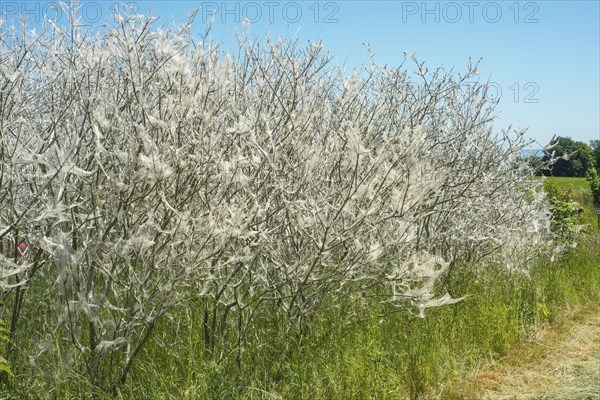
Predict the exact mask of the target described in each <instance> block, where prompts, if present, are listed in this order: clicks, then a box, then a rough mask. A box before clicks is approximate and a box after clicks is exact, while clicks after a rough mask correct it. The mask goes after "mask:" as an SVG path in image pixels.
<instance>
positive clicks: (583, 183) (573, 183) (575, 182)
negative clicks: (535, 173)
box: [546, 176, 590, 191]
mask: <svg viewBox="0 0 600 400" xmlns="http://www.w3.org/2000/svg"><path fill="white" fill-rule="evenodd" d="M546 179H547V180H549V181H550V182H552V183H554V184H555V185H556V186H557V187H558V188H559V189H563V190H568V189H571V190H582V191H589V190H590V185H589V182H588V181H587V179H586V178H569V177H563V176H550V177H547V178H546Z"/></svg>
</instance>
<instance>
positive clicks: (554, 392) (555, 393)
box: [435, 303, 600, 400]
mask: <svg viewBox="0 0 600 400" xmlns="http://www.w3.org/2000/svg"><path fill="white" fill-rule="evenodd" d="M435 398H438V399H454V400H459V399H490V400H491V399H495V400H508V399H511V400H525V399H527V400H533V399H547V400H550V399H553V400H554V399H555V400H559V399H560V400H592V399H600V305H599V304H598V303H594V304H590V305H587V306H585V307H578V308H576V309H573V310H571V311H570V312H569V313H568V314H567V315H566V317H565V318H564V319H562V320H560V321H558V322H557V323H555V324H554V325H552V326H550V327H547V328H546V329H544V330H543V331H542V332H541V334H540V336H539V337H538V338H537V339H536V340H535V341H534V342H532V343H529V344H527V345H525V346H523V347H521V348H519V349H517V350H516V351H515V352H514V353H512V354H510V355H509V356H508V357H506V358H504V359H502V360H500V361H498V362H496V363H495V364H492V365H489V366H488V368H486V369H481V370H479V371H476V372H475V373H473V375H472V376H470V377H469V378H467V379H466V380H463V381H455V382H452V383H451V386H450V387H446V388H445V389H443V392H442V393H441V394H439V395H437V396H436V397H435Z"/></svg>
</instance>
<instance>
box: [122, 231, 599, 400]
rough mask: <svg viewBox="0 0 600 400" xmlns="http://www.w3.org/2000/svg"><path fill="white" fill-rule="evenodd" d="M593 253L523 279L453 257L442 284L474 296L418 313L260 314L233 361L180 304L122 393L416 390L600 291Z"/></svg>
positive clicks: (495, 353) (362, 395) (220, 395)
mask: <svg viewBox="0 0 600 400" xmlns="http://www.w3.org/2000/svg"><path fill="white" fill-rule="evenodd" d="M598 260H600V236H599V235H598V233H597V232H596V233H593V234H590V235H589V236H588V237H587V238H585V239H584V240H583V241H582V242H581V243H580V245H579V246H578V248H577V249H574V250H573V251H572V252H571V254H569V256H568V257H565V258H563V259H561V260H560V261H559V262H556V263H554V264H550V263H549V262H543V261H541V262H540V263H539V265H538V266H537V267H536V268H535V269H534V270H533V273H532V275H531V279H529V278H527V277H524V276H517V275H513V276H511V275H509V274H508V273H496V274H490V273H489V272H485V273H484V272H483V270H482V268H480V267H477V266H473V265H459V266H456V268H455V270H454V273H453V275H452V276H450V277H449V279H448V281H447V283H446V285H447V288H449V289H450V290H451V291H454V292H456V293H457V294H462V293H471V294H472V295H471V296H469V297H468V298H466V299H465V300H464V301H462V302H461V303H458V304H456V305H453V306H448V307H443V308H440V309H435V310H432V311H430V312H428V314H427V316H426V318H425V319H420V318H416V317H414V316H411V315H408V314H406V313H404V312H398V310H396V309H394V308H393V307H391V306H390V305H388V304H383V303H380V302H378V301H377V299H376V298H368V299H359V300H358V301H357V299H347V300H346V301H343V302H338V303H336V304H329V305H328V309H327V310H326V311H325V312H322V313H321V314H320V315H319V316H318V318H316V319H314V320H313V321H311V322H310V327H311V328H310V330H308V331H307V332H305V335H304V336H303V337H302V339H301V340H300V339H299V338H297V337H295V336H293V335H290V334H289V333H287V332H286V331H285V329H284V328H283V324H282V325H281V326H278V325H277V324H276V323H270V324H268V323H267V322H266V321H265V322H264V325H262V326H260V327H258V329H257V331H259V332H261V335H260V336H258V337H256V338H254V340H251V343H250V344H249V345H248V346H247V348H246V349H245V353H244V355H243V362H242V364H241V366H240V367H238V366H237V365H236V364H235V362H234V361H233V360H232V359H226V360H225V361H223V362H221V363H219V364H217V363H215V362H213V361H211V357H209V355H207V354H206V353H205V351H204V349H203V347H202V345H201V343H202V342H203V338H202V329H201V323H202V321H201V318H200V313H199V312H194V311H193V310H194V309H193V308H186V309H183V308H182V309H181V310H180V314H179V316H178V318H174V319H173V320H172V321H170V322H169V323H167V324H164V325H163V326H162V329H161V330H159V331H158V332H157V334H156V335H155V336H154V338H153V343H152V345H151V346H149V347H148V349H147V351H146V352H145V353H144V354H143V359H142V360H140V363H139V364H138V367H137V368H136V369H135V371H134V373H133V375H132V378H133V379H132V380H131V384H130V385H129V386H128V387H127V390H126V391H125V392H123V393H122V394H121V397H122V398H157V399H162V398H164V399H181V398H190V399H196V398H198V399H202V398H207V399H208V398H210V399H226V398H244V399H321V398H322V399H325V398H327V399H367V398H377V399H398V398H412V399H417V398H423V397H425V396H426V395H427V393H429V392H430V391H431V390H432V389H434V388H435V387H436V386H439V385H441V384H443V383H444V382H448V381H449V380H450V379H452V378H454V377H457V376H462V375H464V374H466V373H467V372H468V371H470V370H472V369H474V368H476V367H477V366H478V365H480V364H482V363H486V362H487V361H489V360H490V359H493V358H497V357H500V356H503V355H505V354H506V353H507V352H508V351H510V350H511V349H512V348H514V347H515V346H517V345H519V344H521V343H523V342H524V341H526V340H528V339H529V338H532V337H533V336H534V335H535V333H536V330H537V329H538V327H539V325H540V324H544V323H547V322H551V321H552V320H553V319H554V318H555V317H556V315H557V313H559V312H560V310H562V309H563V308H564V307H569V306H574V305H576V304H580V303H585V302H588V301H590V300H597V299H599V298H600V269H599V268H598V264H597V263H598Z"/></svg>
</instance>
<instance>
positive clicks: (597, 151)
mask: <svg viewBox="0 0 600 400" xmlns="http://www.w3.org/2000/svg"><path fill="white" fill-rule="evenodd" d="M590 147H591V148H592V155H593V157H594V163H595V167H596V171H598V173H600V139H599V140H590Z"/></svg>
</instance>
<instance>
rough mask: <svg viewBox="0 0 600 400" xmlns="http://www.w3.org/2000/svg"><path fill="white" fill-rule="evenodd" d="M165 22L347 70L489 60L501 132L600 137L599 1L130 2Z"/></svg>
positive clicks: (12, 4) (106, 4) (5, 6)
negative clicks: (293, 44)
mask: <svg viewBox="0 0 600 400" xmlns="http://www.w3.org/2000/svg"><path fill="white" fill-rule="evenodd" d="M51 3H52V2H50V1H6V0H2V1H1V2H0V7H1V11H2V14H3V16H4V18H7V17H10V16H11V15H13V14H14V13H15V12H16V11H17V10H18V11H25V12H26V13H27V14H28V15H29V16H31V17H32V18H38V17H39V16H40V15H43V14H44V13H49V14H50V13H51V11H50V9H49V8H48V4H51ZM129 3H130V4H131V5H132V6H134V8H137V9H138V10H139V11H141V12H147V11H148V10H152V13H153V14H154V15H155V16H158V17H159V18H160V20H159V23H169V22H170V21H172V20H173V18H174V19H176V20H182V19H184V18H185V16H186V14H187V12H188V11H189V10H191V9H193V8H194V7H197V6H203V8H201V11H200V13H199V15H198V18H197V24H196V26H197V31H198V33H200V32H201V31H203V29H204V26H203V21H205V20H208V19H209V18H210V17H211V16H214V25H213V28H212V31H211V36H212V38H213V39H216V40H219V41H222V42H223V43H224V44H225V47H227V46H228V45H232V43H233V35H235V33H236V32H238V31H239V30H240V29H241V21H242V18H243V17H247V18H248V19H249V20H251V21H252V24H251V25H252V28H251V30H252V32H254V33H256V34H261V35H265V34H271V35H279V34H281V35H284V36H288V37H294V36H297V37H298V38H299V39H300V42H301V43H307V42H308V41H309V40H310V41H312V42H314V41H318V40H321V41H323V43H324V45H325V47H326V48H327V49H328V50H329V51H330V53H331V54H332V55H335V62H336V63H339V64H344V65H345V66H346V67H347V68H348V70H350V69H352V68H353V67H355V66H359V65H360V64H363V63H367V62H368V57H367V50H366V48H365V46H364V44H363V43H365V42H368V43H370V45H371V48H372V49H373V51H374V53H375V60H376V61H377V62H378V63H381V64H388V65H391V66H393V65H398V64H399V63H400V62H401V61H402V59H403V53H404V51H405V50H406V51H409V52H411V53H415V54H416V56H417V58H418V59H419V60H421V61H425V63H426V64H427V65H429V66H430V67H436V66H439V65H441V66H444V67H445V68H447V69H449V68H452V67H454V69H455V71H457V72H461V71H464V70H465V68H466V65H467V62H468V59H469V57H471V58H472V59H474V60H476V59H479V58H480V57H482V58H483V61H482V63H481V64H480V71H481V76H482V77H483V78H484V79H489V80H490V81H491V82H492V83H493V86H494V88H495V89H496V91H497V93H499V94H501V100H500V103H499V105H498V107H497V109H496V111H497V113H498V118H497V120H496V122H495V124H494V127H495V128H496V129H501V128H507V127H508V126H509V125H512V126H513V127H521V128H528V133H527V136H529V137H532V138H534V139H536V140H538V141H539V142H541V143H542V144H545V143H547V142H548V140H549V139H550V138H551V137H552V135H554V134H556V135H561V136H570V137H572V138H574V139H576V140H583V141H589V140H592V139H600V114H599V110H600V31H599V24H600V22H599V21H600V1H597V0H592V1H496V2H494V1H456V2H452V1H427V2H425V1H314V0H309V1H295V2H294V1H276V0H266V1H192V0H170V1H153V0H145V1H144V0H143V1H139V0H138V1H130V2H129ZM111 7H114V3H113V2H110V1H103V0H96V1H86V0H83V1H82V9H81V12H82V14H83V19H84V20H86V21H88V22H89V23H90V24H99V22H98V21H100V20H101V19H103V18H104V17H106V16H108V15H109V14H110V8H111Z"/></svg>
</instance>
